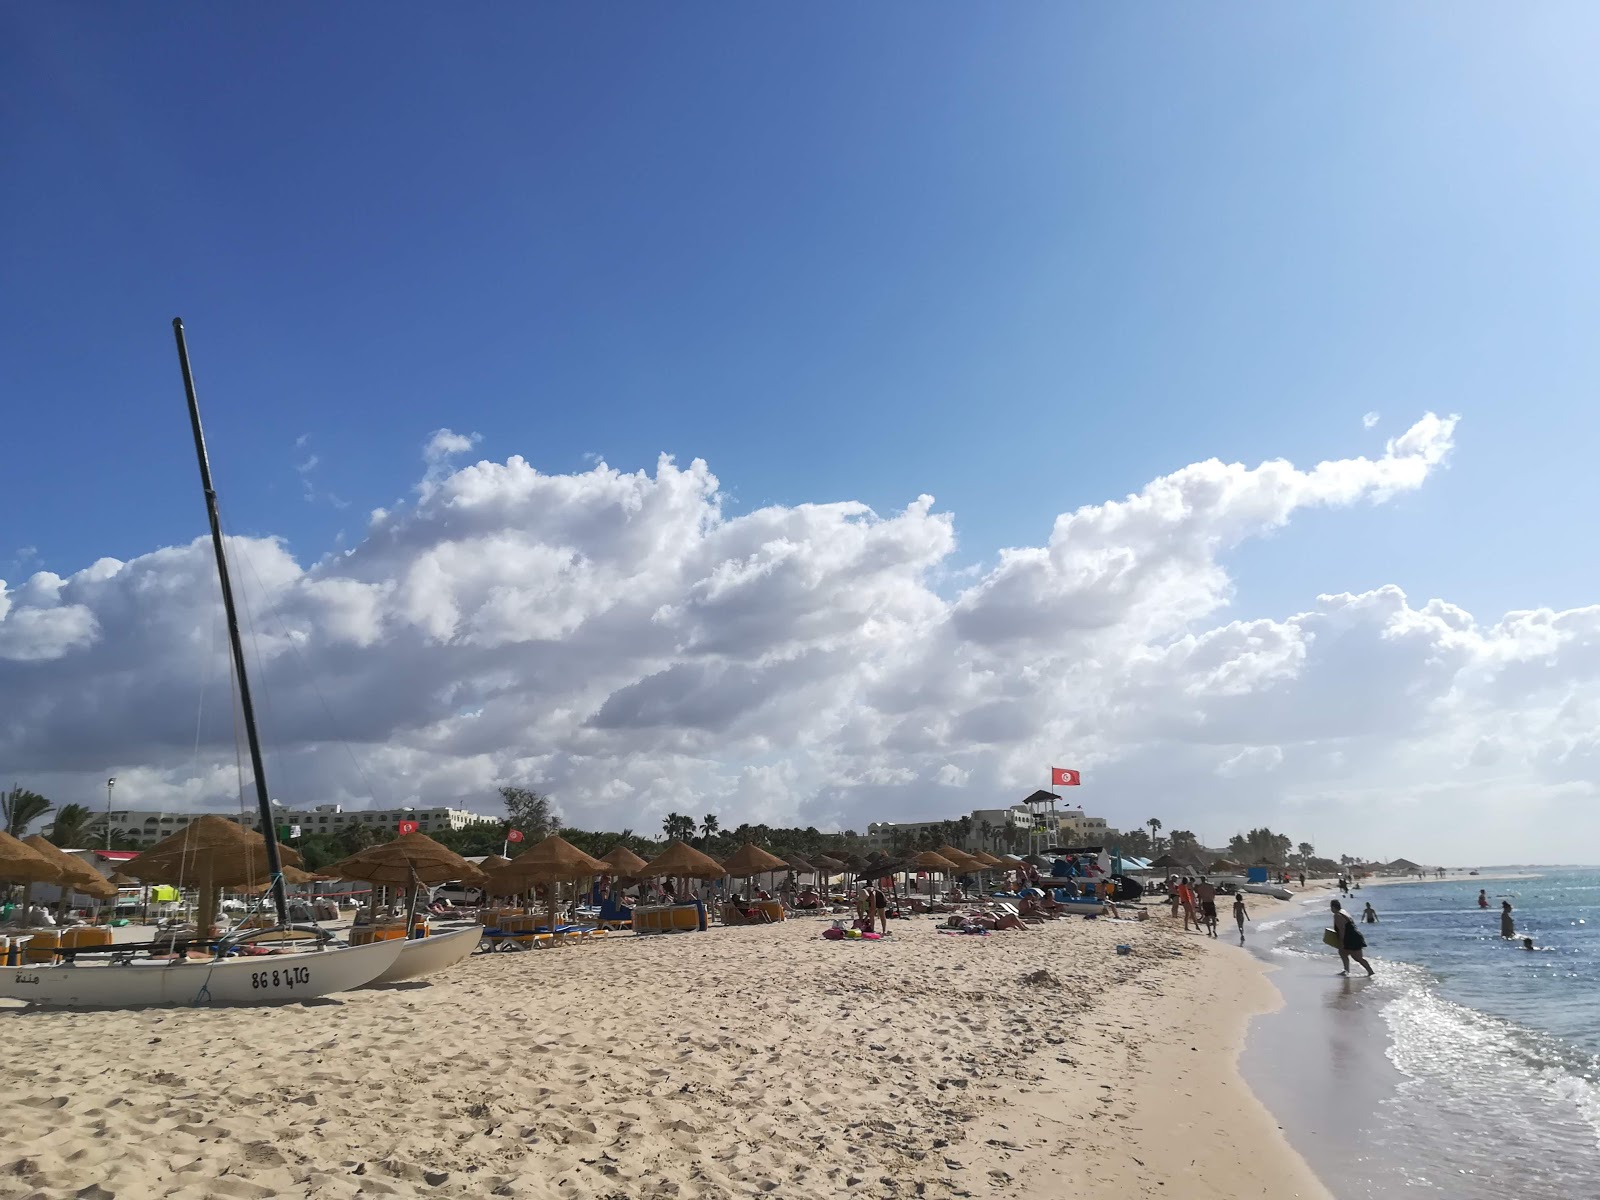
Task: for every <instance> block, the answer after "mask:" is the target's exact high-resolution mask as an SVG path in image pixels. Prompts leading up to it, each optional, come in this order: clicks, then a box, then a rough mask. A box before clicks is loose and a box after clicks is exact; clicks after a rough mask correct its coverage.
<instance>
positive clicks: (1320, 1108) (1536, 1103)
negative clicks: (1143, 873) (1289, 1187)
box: [1244, 868, 1600, 1200]
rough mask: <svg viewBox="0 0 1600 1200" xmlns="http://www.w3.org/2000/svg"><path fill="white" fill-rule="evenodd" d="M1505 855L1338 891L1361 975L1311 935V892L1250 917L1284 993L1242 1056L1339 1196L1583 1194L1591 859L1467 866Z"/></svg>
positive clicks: (1595, 1088) (1593, 1056)
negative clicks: (1511, 929) (1525, 942)
mask: <svg viewBox="0 0 1600 1200" xmlns="http://www.w3.org/2000/svg"><path fill="white" fill-rule="evenodd" d="M1518 870H1525V871H1526V872H1527V873H1528V875H1529V876H1531V877H1526V878H1517V879H1504V878H1501V879H1496V878H1483V877H1472V876H1465V875H1460V876H1457V875H1452V876H1451V877H1450V878H1449V879H1448V880H1446V881H1442V882H1436V881H1428V882H1417V883H1394V884H1385V885H1381V886H1369V887H1366V888H1364V889H1362V890H1361V891H1359V892H1356V893H1354V894H1352V896H1351V897H1350V900H1349V901H1348V902H1346V907H1347V908H1348V909H1349V911H1351V912H1352V914H1359V913H1360V911H1361V908H1362V905H1363V904H1364V903H1366V902H1368V901H1370V902H1371V903H1372V905H1373V907H1374V908H1375V909H1376V910H1377V912H1378V915H1379V923H1378V924H1376V925H1363V926H1362V930H1363V932H1364V933H1365V934H1366V935H1367V939H1368V957H1369V958H1370V960H1371V961H1372V963H1373V965H1374V967H1375V968H1376V969H1377V975H1376V976H1375V977H1374V978H1372V979H1370V980H1369V979H1365V978H1360V977H1352V978H1343V977H1341V976H1339V974H1338V970H1339V963H1338V959H1337V957H1336V956H1335V955H1334V954H1333V952H1332V951H1330V950H1328V949H1327V948H1326V947H1325V946H1323V945H1322V940H1321V939H1322V930H1323V929H1324V928H1325V927H1326V926H1327V925H1328V923H1329V922H1328V903H1327V902H1328V899H1329V894H1328V893H1326V892H1319V893H1317V894H1316V895H1315V897H1314V898H1312V897H1306V898H1305V900H1304V903H1303V904H1302V909H1303V912H1301V913H1300V914H1297V915H1291V916H1289V917H1287V918H1280V919H1276V920H1273V921H1271V922H1266V923H1263V924H1262V925H1261V926H1260V927H1259V928H1257V929H1255V930H1254V931H1253V936H1252V945H1251V948H1252V949H1253V950H1255V952H1256V953H1258V954H1260V955H1263V956H1264V957H1265V958H1266V959H1268V960H1269V961H1271V962H1272V963H1273V964H1274V965H1275V966H1277V967H1279V968H1280V970H1279V971H1278V972H1277V973H1276V974H1275V975H1274V982H1275V983H1276V984H1277V985H1278V987H1279V989H1280V991H1282V992H1283V993H1284V997H1285V1001H1286V1004H1285V1008H1284V1010H1283V1011H1282V1012H1281V1013H1278V1014H1275V1015H1273V1016H1269V1017H1265V1018H1262V1019H1261V1020H1259V1021H1258V1022H1257V1023H1256V1026H1255V1028H1254V1029H1253V1031H1252V1036H1251V1040H1250V1045H1249V1047H1248V1048H1247V1051H1246V1056H1245V1063H1244V1065H1245V1071H1246V1074H1247V1076H1248V1077H1249V1078H1250V1080H1251V1083H1252V1086H1254V1087H1255V1088H1256V1090H1257V1091H1258V1092H1259V1093H1260V1094H1261V1095H1262V1098H1263V1099H1264V1100H1265V1101H1266V1102H1267V1103H1268V1105H1269V1106H1270V1107H1272V1108H1273V1109H1274V1110H1275V1111H1276V1112H1277V1113H1278V1114H1279V1116H1280V1118H1281V1120H1282V1123H1283V1125H1284V1128H1285V1131H1286V1132H1287V1133H1288V1134H1289V1137H1290V1140H1291V1141H1293V1142H1294V1143H1295V1144H1296V1146H1297V1147H1298V1148H1299V1149H1300V1150H1301V1152H1302V1153H1303V1154H1305V1156H1306V1157H1307V1159H1308V1160H1309V1161H1310V1162H1311V1164H1312V1166H1313V1167H1314V1168H1315V1169H1316V1170H1317V1172H1318V1173H1319V1174H1320V1175H1321V1176H1322V1177H1323V1178H1324V1180H1325V1181H1326V1182H1327V1184H1328V1186H1329V1188H1330V1189H1331V1190H1332V1191H1333V1193H1334V1194H1335V1196H1337V1197H1339V1198H1340V1200H1369V1198H1371V1200H1376V1198H1378V1197H1391V1196H1418V1197H1423V1196H1430V1197H1431V1196H1441V1197H1444V1196H1448V1197H1452V1198H1459V1200H1477V1198H1479V1197H1483V1198H1489V1197H1493V1198H1494V1200H1504V1198H1505V1197H1507V1196H1515V1197H1518V1198H1521V1200H1569V1198H1571V1197H1579V1196H1584V1197H1587V1196H1600V869H1595V868H1558V869H1544V868H1521V869H1519V868H1484V869H1483V875H1484V876H1492V875H1499V874H1501V873H1511V872H1513V871H1518ZM1480 888H1482V889H1484V890H1485V891H1486V892H1487V894H1488V898H1489V901H1490V907H1489V908H1488V909H1487V910H1481V909H1479V908H1478V907H1477V895H1478V891H1479V889H1480ZM1505 899H1509V900H1510V901H1511V904H1512V907H1513V916H1514V918H1515V920H1516V924H1517V934H1518V939H1517V940H1512V941H1506V940H1505V939H1503V938H1501V937H1500V936H1499V935H1500V916H1499V913H1500V902H1501V901H1502V900H1505ZM1523 935H1526V936H1529V937H1532V938H1533V940H1534V944H1535V946H1536V949H1535V950H1533V951H1531V952H1530V951H1528V950H1525V949H1523V946H1522V942H1521V940H1520V938H1521V937H1522V936H1523ZM1357 971H1359V968H1357Z"/></svg>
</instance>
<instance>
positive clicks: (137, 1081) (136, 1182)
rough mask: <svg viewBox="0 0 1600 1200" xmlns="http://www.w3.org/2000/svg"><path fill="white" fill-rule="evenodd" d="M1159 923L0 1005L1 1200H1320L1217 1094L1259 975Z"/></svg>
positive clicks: (477, 965) (688, 942)
mask: <svg viewBox="0 0 1600 1200" xmlns="http://www.w3.org/2000/svg"><path fill="white" fill-rule="evenodd" d="M1271 904H1272V902H1270V901H1263V903H1262V905H1261V912H1262V914H1263V915H1265V913H1266V911H1267V909H1268V906H1269V905H1271ZM1255 907H1256V906H1255V905H1254V903H1253V902H1252V908H1253V910H1254V909H1255ZM1152 912H1154V913H1159V914H1160V915H1159V916H1157V917H1156V918H1155V919H1153V920H1151V921H1149V922H1144V923H1126V922H1111V921H1105V920H1100V921H1085V920H1082V919H1079V918H1072V919H1067V920H1061V921H1057V922H1052V923H1048V924H1046V925H1044V926H1041V927H1037V928H1035V929H1033V930H1031V931H1029V932H1025V933H1001V934H994V935H992V936H989V937H985V938H980V937H956V936H948V935H942V934H939V933H937V932H936V931H935V928H934V923H933V921H932V920H931V919H928V918H922V919H915V920H911V921H903V922H896V923H894V925H893V928H894V934H893V936H892V937H890V938H888V939H886V940H885V941H883V942H880V943H876V944H873V943H861V942H842V943H840V942H829V941H825V940H823V939H822V938H821V937H820V936H819V935H820V932H821V929H822V928H823V927H824V923H823V922H819V921H816V920H804V921H792V922H787V923H784V924H781V925H775V926H767V927H758V928H737V929H716V930H713V931H711V932H709V933H707V934H691V935H678V936H667V937H655V938H636V937H627V936H625V937H617V938H613V939H612V940H611V941H610V942H609V943H608V944H596V945H587V946H573V947H568V948H562V949H556V950H549V951H542V952H534V953H524V954H500V955H489V956H479V957H475V958H473V959H471V960H469V961H468V962H466V963H464V964H463V965H462V966H461V967H459V968H458V969H456V970H455V971H454V972H452V973H451V974H449V975H446V976H444V977H442V978H440V979H439V980H438V981H436V982H431V983H412V984H409V985H399V986H397V987H394V988H392V989H389V990H372V991H363V992H355V993H349V994H346V995H343V996H340V997H337V998H334V999H332V1000H328V1001H322V1002H312V1003H308V1004H303V1005H301V1004H297V1005H291V1006H287V1007H283V1008H276V1009H224V1010H170V1009H169V1010H152V1011H145V1012H32V1011H22V1010H15V1011H3V1012H0V1022H3V1024H4V1028H5V1038H4V1044H5V1050H6V1053H5V1056H4V1062H3V1064H0V1082H3V1085H4V1095H5V1099H4V1100H3V1101H0V1113H3V1116H4V1120H5V1122H6V1124H7V1127H8V1131H9V1136H8V1137H7V1138H6V1146H5V1149H4V1150H3V1151H0V1197H7V1198H9V1197H24V1196H27V1197H39V1198H41V1200H44V1198H51V1200H54V1198H58V1197H101V1198H106V1197H113V1196H114V1197H121V1198H126V1200H138V1198H143V1197H158V1196H159V1197H184V1198H188V1197H194V1198H199V1197H204V1196H219V1195H220V1196H234V1197H247V1198H249V1197H268V1196H306V1197H349V1196H411V1195H427V1196H434V1197H445V1196H469V1195H470V1196H486V1195H499V1196H526V1197H561V1198H563V1200H569V1198H570V1200H576V1198H579V1197H616V1198H618V1200H621V1198H630V1200H631V1198H639V1197H642V1198H654V1197H688V1198H705V1200H711V1198H717V1197H734V1196H757V1195H767V1194H770V1195H776V1196H783V1197H825V1196H826V1197H831V1196H840V1195H844V1194H846V1193H848V1192H853V1193H855V1194H866V1195H873V1196H896V1197H897V1196H931V1197H945V1196H965V1197H1050V1196H1065V1195H1073V1196H1107V1197H1109V1196H1117V1197H1128V1196H1157V1195H1161V1196H1182V1197H1208V1196H1217V1197H1223V1196H1227V1197H1249V1196H1266V1195H1272V1196H1274V1197H1295V1196H1299V1197H1325V1196H1326V1195H1327V1193H1326V1192H1325V1191H1324V1190H1323V1189H1322V1188H1321V1186H1320V1185H1319V1184H1318V1182H1317V1181H1316V1179H1315V1178H1314V1177H1313V1176H1312V1174H1311V1173H1310V1171H1309V1169H1308V1168H1307V1167H1306V1166H1305V1164H1304V1162H1303V1161H1302V1160H1301V1159H1300V1158H1299V1157H1298V1156H1297V1155H1296V1154H1295V1153H1294V1151H1292V1150H1291V1149H1290V1147H1289V1146H1288V1144H1287V1142H1286V1141H1285V1140H1284V1138H1283V1136H1282V1134H1281V1133H1280V1131H1279V1129H1278V1127H1277V1125H1276V1123H1275V1122H1274V1121H1273V1119H1272V1117H1271V1116H1270V1114H1268V1113H1267V1111H1266V1110H1265V1109H1264V1108H1263V1107H1262V1106H1261V1105H1260V1104H1259V1103H1257V1102H1256V1100H1255V1098H1254V1097H1253V1096H1252V1095H1251V1093H1250V1092H1249V1091H1248V1090H1247V1088H1246V1087H1245V1085H1244V1084H1243V1082H1242V1081H1241V1079H1240V1076H1239V1074H1238V1070H1237V1059H1238V1054H1239V1050H1240V1047H1241V1044H1242V1041H1243V1035H1244V1031H1245V1027H1246V1025H1247V1023H1248V1021H1249V1018H1250V1016H1251V1015H1252V1014H1253V1013H1256V1012H1260V1011H1266V1010H1267V1009H1269V1008H1270V1007H1272V1006H1273V1005H1274V1004H1275V1003H1276V992H1275V990H1274V989H1273V987H1272V985H1271V984H1270V982H1269V981H1268V979H1267V977H1266V974H1265V970H1264V968H1263V967H1262V966H1261V965H1260V964H1258V963H1256V962H1255V961H1254V960H1253V959H1252V958H1251V957H1250V956H1249V955H1248V954H1245V953H1243V952H1241V951H1240V950H1239V949H1238V948H1237V946H1236V945H1230V939H1229V938H1228V937H1227V930H1226V929H1224V936H1223V938H1222V939H1220V940H1218V941H1210V940H1209V939H1204V938H1201V937H1198V936H1196V935H1194V934H1184V933H1182V932H1180V931H1179V930H1178V927H1177V926H1176V924H1175V923H1173V922H1171V921H1170V920H1169V919H1168V918H1167V917H1166V915H1165V913H1166V910H1165V909H1152ZM1119 942H1123V943H1127V944H1129V945H1130V946H1131V947H1132V951H1133V952H1132V953H1131V954H1128V955H1118V954H1117V953H1116V952H1115V947H1116V944H1117V943H1119ZM1041 972H1042V973H1044V974H1041Z"/></svg>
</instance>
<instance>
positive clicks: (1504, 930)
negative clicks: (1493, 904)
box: [1500, 900, 1517, 938]
mask: <svg viewBox="0 0 1600 1200" xmlns="http://www.w3.org/2000/svg"><path fill="white" fill-rule="evenodd" d="M1500 936H1501V937H1503V938H1514V937H1516V936H1517V923H1516V922H1515V921H1513V920H1512V919H1511V901H1509V900H1502V901H1500Z"/></svg>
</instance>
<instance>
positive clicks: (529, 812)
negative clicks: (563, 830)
mask: <svg viewBox="0 0 1600 1200" xmlns="http://www.w3.org/2000/svg"><path fill="white" fill-rule="evenodd" d="M500 801H501V803H503V804H504V805H505V806H506V824H507V826H508V827H510V828H512V829H520V830H521V831H522V836H523V838H524V839H526V841H525V844H527V845H532V844H533V843H535V842H542V841H544V839H545V838H547V837H549V836H550V835H551V834H552V833H554V832H555V831H556V828H557V827H558V826H559V825H560V824H561V814H560V813H558V812H556V807H555V803H554V802H553V801H552V800H551V799H550V797H549V796H547V795H545V794H544V793H543V792H540V791H535V790H534V789H533V788H526V787H518V786H516V785H514V784H506V785H505V786H503V787H501V789H500Z"/></svg>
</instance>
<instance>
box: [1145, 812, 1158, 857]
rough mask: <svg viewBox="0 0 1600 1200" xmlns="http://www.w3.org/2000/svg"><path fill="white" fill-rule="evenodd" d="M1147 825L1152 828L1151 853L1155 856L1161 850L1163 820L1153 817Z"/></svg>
mask: <svg viewBox="0 0 1600 1200" xmlns="http://www.w3.org/2000/svg"><path fill="white" fill-rule="evenodd" d="M1145 824H1146V825H1148V826H1150V853H1151V854H1155V853H1156V852H1157V851H1159V850H1160V849H1161V838H1160V836H1159V834H1160V833H1161V819H1160V818H1159V817H1151V818H1150V819H1149V820H1148V821H1146V822H1145Z"/></svg>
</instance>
